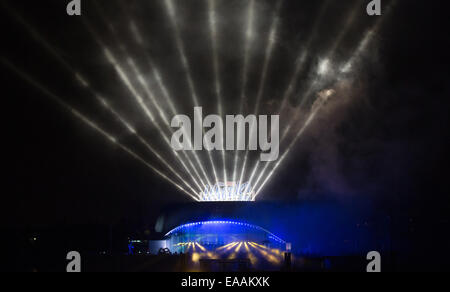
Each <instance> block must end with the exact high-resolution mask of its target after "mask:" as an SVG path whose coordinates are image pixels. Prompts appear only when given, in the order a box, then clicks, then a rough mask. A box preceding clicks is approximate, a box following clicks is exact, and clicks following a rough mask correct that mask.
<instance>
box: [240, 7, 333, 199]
mask: <svg viewBox="0 0 450 292" xmlns="http://www.w3.org/2000/svg"><path fill="white" fill-rule="evenodd" d="M329 4H330V0H326V1H325V3H324V4H323V5H322V7H321V8H320V10H319V13H318V15H317V17H316V18H315V19H316V20H315V22H314V24H313V26H312V31H311V35H310V37H309V38H308V40H307V42H306V44H305V46H304V48H303V49H302V50H300V53H299V55H298V56H297V58H296V62H295V69H294V73H293V74H292V76H291V78H290V80H289V84H288V86H287V88H286V90H285V91H284V93H283V97H282V101H281V103H280V107H279V109H278V114H280V113H282V111H283V110H284V108H285V107H286V104H287V102H288V101H289V98H290V97H291V95H292V93H293V92H294V89H295V86H296V84H297V80H298V78H299V75H300V73H301V69H302V68H303V65H304V64H305V61H306V59H307V57H308V54H309V51H310V47H311V44H312V43H313V42H314V40H315V39H316V37H317V36H318V32H319V27H320V24H321V22H322V19H323V17H324V16H325V13H326V11H327V9H328V7H329ZM290 127H291V125H288V126H287V129H288V130H287V131H284V134H283V136H282V138H281V141H283V140H284V137H286V135H287V134H288V132H289V129H290ZM260 164H261V161H259V160H258V161H257V162H256V164H255V166H254V167H253V170H252V172H251V175H250V180H249V185H250V186H253V185H254V186H255V187H256V185H257V184H258V183H259V181H260V180H261V178H262V177H263V176H264V174H265V171H266V169H267V167H268V166H269V165H270V162H267V163H265V166H264V169H263V170H262V171H260V174H259V176H258V177H257V180H256V182H255V184H253V180H254V179H255V175H256V174H257V173H258V170H259V166H260ZM255 195H256V194H255ZM255 198H256V196H254V197H253V200H254V199H255Z"/></svg>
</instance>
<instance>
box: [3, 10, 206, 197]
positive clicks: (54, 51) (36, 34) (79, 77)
mask: <svg viewBox="0 0 450 292" xmlns="http://www.w3.org/2000/svg"><path fill="white" fill-rule="evenodd" d="M8 10H9V12H10V13H11V14H12V15H13V16H14V17H15V18H16V19H17V21H18V22H19V23H20V24H21V25H22V26H23V27H25V29H26V30H27V31H28V33H29V34H30V35H31V36H32V38H33V39H35V40H36V41H37V42H38V43H39V44H40V45H41V46H42V47H43V48H44V49H46V50H47V51H48V52H49V53H50V55H52V56H53V57H54V58H55V59H56V60H57V61H58V62H59V63H60V64H61V65H62V66H63V67H64V68H65V69H66V70H67V71H69V72H70V73H71V74H73V75H74V76H75V79H76V80H77V81H78V82H79V83H80V85H81V86H82V87H84V88H86V89H88V90H89V91H90V92H91V94H93V95H94V97H95V98H96V99H97V101H98V102H99V103H100V104H101V105H102V106H104V107H106V108H107V109H108V110H109V111H110V112H111V113H112V114H113V115H114V116H115V117H116V118H117V119H118V120H119V121H120V122H121V123H122V125H124V127H125V128H127V129H128V130H129V132H130V133H131V134H133V135H135V136H136V137H137V138H138V139H139V141H140V142H141V143H143V144H144V145H145V146H146V147H147V148H148V149H149V150H150V151H151V152H152V153H153V154H154V155H155V156H156V157H157V158H158V159H159V160H160V161H161V162H162V163H163V164H164V165H166V166H167V167H168V168H169V170H170V171H171V172H172V173H173V174H174V175H175V176H176V177H177V178H178V179H180V180H181V181H182V182H183V183H184V184H185V185H186V187H188V188H189V189H190V190H191V191H193V192H194V193H197V192H196V191H194V190H193V188H192V187H191V186H190V185H189V184H188V183H187V182H186V180H185V179H183V178H182V177H181V175H180V174H179V173H178V172H176V171H175V170H174V169H173V168H172V167H171V166H170V165H169V163H167V161H166V160H165V159H163V158H162V156H161V155H160V154H159V153H158V152H157V151H156V150H155V149H154V148H153V147H151V146H150V145H149V144H148V143H147V142H146V141H145V140H144V139H143V138H142V136H140V135H138V133H137V132H136V130H135V129H134V128H133V127H132V126H131V124H130V123H129V122H127V121H125V119H124V118H123V117H122V116H121V115H120V114H118V112H117V111H116V110H114V109H113V108H112V107H111V106H110V105H109V104H108V103H107V102H106V100H105V99H104V98H102V97H101V95H100V94H99V93H98V92H96V91H95V90H94V89H93V88H92V87H91V85H90V84H89V82H88V81H87V79H86V78H85V77H84V76H83V75H82V74H81V73H79V72H77V70H76V69H75V68H73V66H72V65H70V64H69V63H68V62H67V61H66V60H64V58H63V57H62V56H61V55H60V53H59V52H58V50H57V49H55V48H54V47H53V46H52V45H51V44H50V43H49V42H48V41H46V40H45V39H44V38H43V37H42V36H41V35H40V34H39V32H37V31H36V30H35V29H34V28H33V27H32V26H31V25H30V24H29V23H28V22H27V21H26V20H25V19H23V18H22V17H21V16H20V15H19V14H17V13H15V12H13V11H11V10H10V9H9V8H8Z"/></svg>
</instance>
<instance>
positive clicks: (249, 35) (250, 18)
mask: <svg viewBox="0 0 450 292" xmlns="http://www.w3.org/2000/svg"><path fill="white" fill-rule="evenodd" d="M254 17H255V0H250V2H249V6H248V11H247V25H246V28H245V45H244V65H243V69H242V89H241V99H240V105H239V113H242V111H243V108H244V101H245V99H246V96H247V83H248V67H249V62H250V51H251V48H252V43H253V37H254V26H255V24H254ZM237 136H238V138H237V139H238V141H237V143H238V145H239V143H240V139H241V138H240V137H241V133H240V130H239V129H238V135H237ZM238 159H239V152H238V151H235V156H234V163H233V181H234V182H235V181H236V179H237V165H238Z"/></svg>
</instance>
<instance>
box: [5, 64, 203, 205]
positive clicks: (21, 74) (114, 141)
mask: <svg viewBox="0 0 450 292" xmlns="http://www.w3.org/2000/svg"><path fill="white" fill-rule="evenodd" d="M0 60H1V62H2V63H3V64H4V65H5V66H6V67H7V68H9V69H10V70H11V71H13V72H14V73H16V74H17V75H18V76H19V77H20V78H22V79H23V80H25V81H26V82H28V83H29V84H31V85H32V86H34V87H35V88H36V89H38V90H39V91H41V92H42V93H43V94H45V95H46V96H48V97H49V98H50V99H51V100H53V101H55V102H56V103H58V104H59V105H60V106H62V107H63V108H65V109H66V110H68V111H69V112H71V113H72V114H73V115H74V116H75V117H77V118H78V119H79V120H80V121H82V122H83V123H85V124H86V125H87V126H89V127H90V128H92V129H94V130H95V131H96V132H98V133H99V134H101V136H103V137H105V138H106V139H107V140H108V141H110V142H111V143H112V144H114V145H116V146H118V147H119V148H120V149H122V150H123V151H124V152H126V153H128V154H129V155H130V156H131V157H133V158H134V159H136V160H137V161H139V162H141V163H142V164H144V165H145V166H146V167H148V168H149V169H151V170H152V171H153V172H154V173H156V174H157V175H158V176H160V177H161V178H163V179H164V180H166V181H167V182H169V183H170V184H172V185H173V186H175V187H176V188H177V189H179V190H180V191H182V192H184V193H186V194H187V195H188V196H190V197H191V198H192V199H194V200H196V201H198V199H197V198H196V196H195V193H194V194H192V193H190V192H189V191H187V190H186V189H184V188H183V187H182V186H181V185H179V184H178V183H176V182H175V181H173V180H172V179H170V178H169V177H168V176H167V175H166V174H164V173H163V172H162V171H161V170H159V169H158V168H156V167H155V166H153V165H151V164H150V163H148V162H147V161H145V160H144V159H143V158H142V157H140V156H139V155H138V154H136V153H135V152H134V151H132V150H131V149H129V148H128V147H126V146H125V145H123V144H121V143H120V142H119V141H118V139H117V138H116V137H114V136H113V135H111V134H109V133H108V132H106V131H105V130H103V129H102V128H101V127H100V126H98V125H97V124H95V123H94V122H93V121H91V120H90V119H89V118H87V117H86V116H84V115H83V114H82V113H80V112H79V111H78V110H76V109H75V108H73V107H72V106H70V105H69V104H67V103H65V102H64V101H63V100H62V99H61V98H60V97H58V96H57V95H55V94H54V93H52V92H50V91H49V90H48V89H47V88H45V87H44V86H43V85H41V84H40V83H39V82H37V81H36V80H34V79H33V78H32V77H31V76H29V75H28V74H27V73H25V72H23V71H21V70H19V69H18V68H17V67H16V66H15V65H13V64H11V63H10V62H9V61H7V60H5V59H3V58H2V59H0Z"/></svg>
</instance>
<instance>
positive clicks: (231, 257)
mask: <svg viewBox="0 0 450 292" xmlns="http://www.w3.org/2000/svg"><path fill="white" fill-rule="evenodd" d="M242 244H243V243H242V242H238V243H237V244H236V248H235V250H234V251H233V253H232V254H231V255H230V256H229V257H228V259H230V260H233V259H235V258H236V257H237V255H238V253H239V251H240V250H241V247H242Z"/></svg>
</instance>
